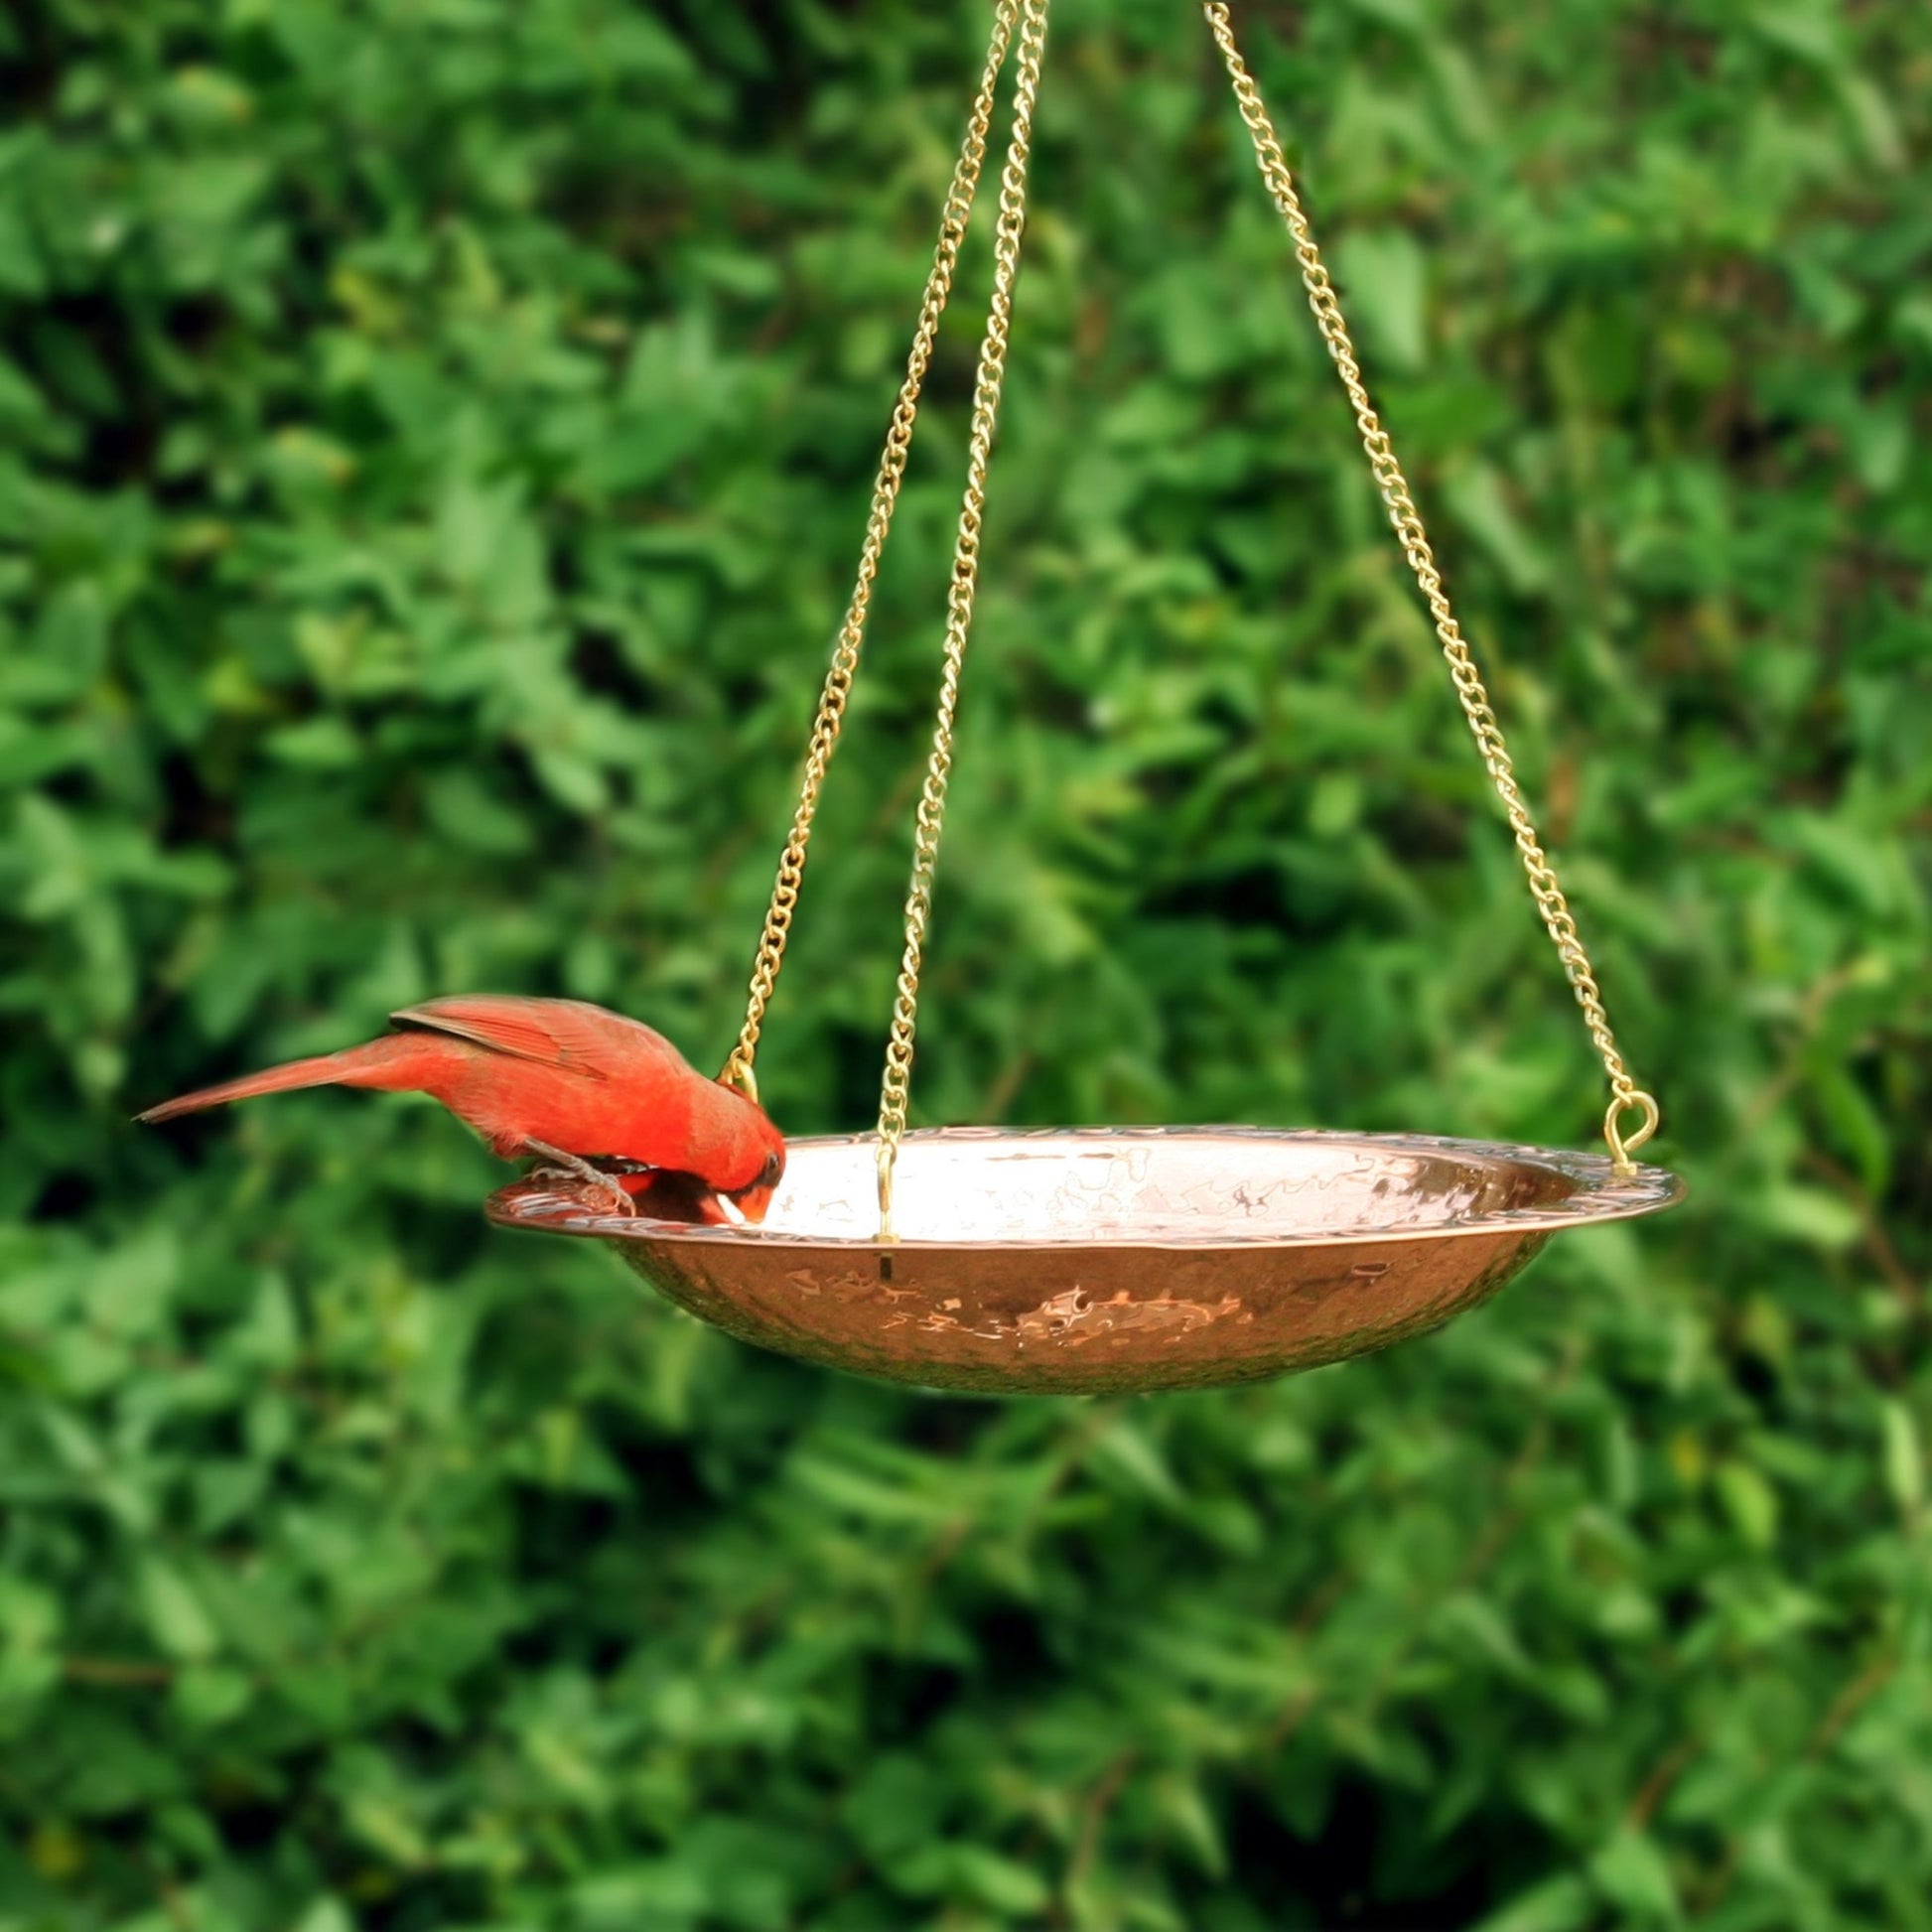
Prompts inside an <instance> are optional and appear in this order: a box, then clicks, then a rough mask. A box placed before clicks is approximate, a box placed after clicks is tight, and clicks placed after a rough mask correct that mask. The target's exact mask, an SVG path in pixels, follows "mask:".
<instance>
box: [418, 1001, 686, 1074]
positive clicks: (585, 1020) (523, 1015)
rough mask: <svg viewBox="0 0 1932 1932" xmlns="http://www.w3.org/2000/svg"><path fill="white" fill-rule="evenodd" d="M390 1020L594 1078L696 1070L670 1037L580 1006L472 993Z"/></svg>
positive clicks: (620, 1017)
mask: <svg viewBox="0 0 1932 1932" xmlns="http://www.w3.org/2000/svg"><path fill="white" fill-rule="evenodd" d="M389 1018H390V1019H391V1020H392V1021H393V1022H394V1023H395V1024H396V1025H397V1026H398V1027H419V1028H422V1029H424V1030H426V1031H427V1032H430V1033H439V1034H453V1035H455V1036H456V1037H457V1038H458V1039H467V1040H469V1041H470V1042H471V1043H472V1044H473V1045H477V1046H483V1047H487V1048H488V1049H489V1050H490V1051H491V1052H494V1053H506V1054H508V1055H509V1056H510V1057H511V1058H512V1059H519V1060H535V1061H537V1062H538V1063H539V1064H541V1065H543V1066H554V1067H558V1068H561V1069H562V1070H564V1071H566V1072H570V1073H580V1074H582V1075H583V1076H584V1077H585V1078H586V1079H591V1080H610V1079H617V1078H621V1077H623V1076H625V1075H627V1074H634V1073H635V1072H636V1070H637V1067H638V1063H639V1061H640V1060H642V1061H645V1062H650V1061H657V1062H661V1063H662V1065H663V1066H664V1067H665V1068H666V1069H667V1070H669V1069H672V1068H675V1069H677V1070H679V1071H689V1068H688V1067H687V1065H686V1062H685V1060H684V1057H683V1055H682V1054H681V1053H679V1052H678V1050H677V1048H676V1047H675V1046H673V1045H672V1044H671V1042H670V1041H669V1040H668V1039H666V1038H665V1037H664V1036H663V1035H662V1034H657V1033H653V1032H652V1031H651V1030H650V1028H648V1027H646V1026H644V1025H643V1024H642V1023H641V1022H639V1021H635V1020H626V1019H624V1018H623V1017H622V1016H621V1014H616V1013H606V1012H605V1011H604V1010H603V1008H601V1007H593V1006H586V1005H584V1004H583V1003H582V1002H581V1001H577V1000H532V999H521V998H518V997H517V996H516V995H514V994H507V993H503V994H493V993H470V994H463V995H460V996H458V997H457V998H455V999H451V1000H429V1001H425V1002H424V1004H423V1005H421V1006H418V1007H404V1008H403V1009H402V1010H401V1012H399V1013H392V1014H391V1015H390V1016H389Z"/></svg>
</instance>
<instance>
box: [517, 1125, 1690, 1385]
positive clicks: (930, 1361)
mask: <svg viewBox="0 0 1932 1932" xmlns="http://www.w3.org/2000/svg"><path fill="white" fill-rule="evenodd" d="M875 1145H876V1144H875V1142H874V1141H873V1139H872V1138H871V1137H870V1136H859V1137H853V1138H850V1139H825V1140H802V1141H793V1142H792V1143H791V1144H790V1148H789V1152H788V1157H787V1163H786V1169H785V1178H784V1182H783V1184H782V1185H781V1186H780V1188H779V1190H778V1193H777V1196H776V1197H775V1199H774V1200H773V1201H772V1203H771V1209H770V1212H769V1214H768V1215H767V1216H766V1218H765V1221H764V1223H763V1225H762V1226H761V1227H759V1228H753V1229H747V1228H735V1227H718V1228H711V1227H692V1226H686V1225H684V1224H682V1223H679V1222H671V1221H651V1220H642V1219H624V1218H621V1217H620V1216H617V1215H613V1214H610V1213H608V1212H601V1211H599V1210H598V1209H597V1208H596V1207H595V1206H594V1205H592V1204H590V1203H589V1201H588V1198H579V1197H578V1196H577V1195H576V1194H575V1193H573V1192H572V1191H571V1190H570V1187H569V1184H568V1183H562V1184H559V1183H556V1182H553V1181H552V1180H550V1179H549V1178H548V1177H546V1178H545V1180H544V1181H542V1182H540V1183H539V1182H534V1181H524V1182H519V1183H518V1184H516V1185H514V1186H510V1187H505V1188H504V1189H502V1191H501V1192H500V1193H497V1194H495V1195H492V1196H491V1198H490V1201H489V1203H488V1209H487V1211H488V1214H489V1217H490V1219H491V1220H493V1221H496V1222H498V1223H499V1224H501V1225H502V1226H505V1227H519V1228H538V1229H542V1230H544V1231H546V1232H549V1233H553V1234H574V1235H590V1236H594V1237H595V1238H597V1239H598V1240H601V1241H609V1242H610V1243H611V1244H612V1245H613V1246H614V1247H615V1248H616V1249H617V1250H618V1252H619V1253H620V1254H621V1256H622V1257H623V1259H624V1260H625V1261H626V1262H628V1263H629V1264H630V1266H631V1267H632V1268H634V1269H635V1270H636V1271H637V1273H638V1274H640V1275H641V1276H643V1278H644V1279H645V1280H646V1281H647V1282H649V1283H650V1284H651V1285H652V1286H653V1287H655V1288H657V1289H659V1290H661V1291H662V1292H663V1293H664V1294H665V1295H667V1296H669V1297H670V1299H671V1300H672V1301H674V1302H676V1303H678V1304H679V1305H680V1306H681V1307H683V1308H686V1309H688V1310H689V1311H691V1312H692V1313H693V1314H696V1315H699V1316H701V1317H702V1318H703V1319H705V1320H706V1321H711V1322H715V1323H716V1324H717V1325H718V1326H719V1327H721V1328H724V1329H726V1330H727V1331H728V1332H730V1333H732V1334H734V1335H737V1336H739V1337H740V1338H741V1339H742V1340H745V1341H751V1342H756V1343H758V1344H759V1346H760V1347H763V1348H772V1349H776V1350H778V1351H779V1352H780V1353H781V1354H786V1355H796V1356H799V1357H801V1358H802V1359H803V1360H806V1361H810V1362H821V1363H825V1364H828V1365H829V1366H831V1367H835V1368H843V1369H850V1370H852V1371H854V1372H855V1373H858V1374H861V1375H878V1376H885V1377H887V1378H889V1379H891V1380H893V1381H897V1382H914V1383H918V1384H920V1385H922V1386H924V1387H926V1388H934V1389H963V1390H974V1391H979V1392H981V1393H985V1394H1021V1393H1057V1394H1096V1393H1099V1392H1102V1391H1118V1390H1134V1389H1183V1388H1205V1387H1208V1386H1210V1385H1212V1384H1215V1383H1221V1382H1246V1381H1252V1380H1255V1379H1257V1378H1259V1377H1262V1376H1269V1375H1281V1374H1284V1373H1286V1372H1288V1371H1289V1370H1292V1369H1302V1368H1313V1367H1316V1366H1318V1365H1319V1364H1320V1363H1323V1362H1332V1361H1338V1360H1340V1359H1341V1358H1342V1357H1343V1356H1346V1355H1359V1354H1362V1353H1364V1352H1365V1351H1367V1350H1369V1349H1372V1348H1384V1347H1386V1346H1387V1345H1388V1344H1389V1343H1390V1342H1392V1341H1401V1340H1403V1339H1404V1338H1405V1337H1407V1336H1409V1335H1417V1334H1421V1333H1423V1332H1424V1331H1425V1330H1426V1329H1429V1328H1434V1327H1436V1326H1437V1325H1438V1324H1439V1323H1441V1322H1444V1321H1447V1320H1448V1319H1449V1316H1450V1315H1452V1314H1456V1313H1459V1312H1460V1311H1462V1310H1464V1309H1467V1308H1472V1307H1473V1306H1474V1305H1475V1304H1476V1303H1478V1302H1480V1301H1482V1300H1484V1299H1485V1298H1486V1297H1488V1296H1490V1295H1493V1294H1494V1293H1495V1292H1496V1290H1497V1289H1499V1288H1501V1287H1502V1285H1503V1284H1504V1283H1505V1282H1506V1281H1508V1280H1509V1279H1510V1277H1511V1276H1512V1275H1514V1274H1515V1273H1516V1272H1517V1271H1518V1270H1519V1269H1521V1268H1522V1267H1524V1266H1525V1265H1526V1264H1527V1263H1528V1262H1529V1261H1530V1260H1531V1259H1532V1258H1533V1257H1534V1256H1535V1255H1536V1253H1537V1252H1538V1250H1540V1249H1541V1248H1542V1246H1543V1244H1544V1242H1546V1241H1547V1240H1548V1239H1549V1238H1550V1236H1551V1235H1552V1234H1554V1233H1555V1232H1556V1231H1557V1230H1558V1229H1560V1228H1568V1227H1581V1226H1584V1225H1586V1224H1587V1223H1589V1222H1592V1221H1610V1220H1623V1219H1626V1218H1628V1217H1629V1216H1631V1215H1635V1214H1647V1213H1650V1212H1652V1211H1653V1210H1655V1209H1657V1208H1660V1207H1666V1206H1668V1205H1670V1203H1671V1202H1673V1201H1675V1200H1677V1199H1678V1198H1679V1197H1680V1196H1681V1195H1682V1193H1683V1191H1684V1186H1683V1182H1682V1181H1681V1180H1679V1179H1678V1178H1677V1176H1676V1175H1675V1174H1671V1173H1665V1172H1664V1171H1663V1170H1662V1169H1660V1168H1637V1169H1635V1170H1634V1171H1632V1172H1630V1173H1624V1174H1618V1173H1616V1172H1615V1171H1614V1169H1613V1168H1612V1167H1611V1165H1610V1162H1609V1160H1608V1158H1607V1157H1606V1156H1604V1155H1600V1154H1572V1153H1567V1152H1561V1151H1555V1150H1552V1149H1548V1148H1531V1147H1504V1146H1492V1145H1489V1144H1487V1143H1484V1142H1479V1141H1451V1140H1432V1139H1427V1138H1424V1137H1422V1136H1416V1135H1392V1134H1327V1133H1278V1132H1272V1131H1269V1130H1266V1129H1261V1128H1253V1127H1145V1128H1097V1129H1061V1130H1052V1131H1048V1132H1044V1133H1016V1132H1013V1131H1010V1130H1006V1129H992V1128H969V1127H949V1128H941V1129H937V1130H934V1131H932V1132H926V1133H917V1134H909V1135H907V1136H906V1139H905V1144H904V1147H903V1149H902V1151H901V1153H900V1156H899V1163H898V1173H897V1190H896V1204H895V1209H894V1220H895V1224H896V1227H897V1233H898V1237H899V1238H898V1239H897V1240H896V1241H892V1242H882V1241H881V1240H880V1239H879V1238H878V1220H879V1210H878V1205H877V1192H876V1182H875V1178H874V1176H875V1168H874V1150H875Z"/></svg>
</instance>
